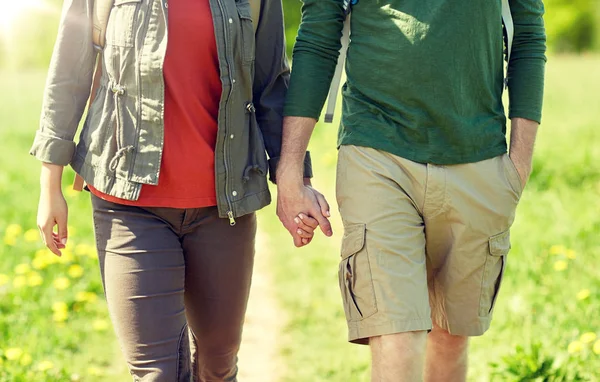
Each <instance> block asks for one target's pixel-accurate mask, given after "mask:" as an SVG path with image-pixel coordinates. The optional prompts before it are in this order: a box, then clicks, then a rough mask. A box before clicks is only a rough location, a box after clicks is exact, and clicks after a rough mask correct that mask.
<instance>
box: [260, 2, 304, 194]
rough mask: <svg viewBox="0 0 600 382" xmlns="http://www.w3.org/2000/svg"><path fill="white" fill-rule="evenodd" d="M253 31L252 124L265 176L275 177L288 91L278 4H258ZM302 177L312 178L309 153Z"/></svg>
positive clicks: (281, 20) (287, 70) (281, 19)
mask: <svg viewBox="0 0 600 382" xmlns="http://www.w3.org/2000/svg"><path fill="white" fill-rule="evenodd" d="M260 13H261V16H260V21H259V24H258V26H257V29H256V36H255V37H256V45H255V46H256V54H255V57H256V59H255V73H254V87H253V93H254V94H253V98H254V104H255V107H256V120H257V122H258V125H259V127H260V130H261V132H262V134H263V138H264V141H265V147H266V149H267V153H268V154H269V176H270V179H271V181H272V182H276V179H275V174H276V173H277V165H278V163H279V156H280V154H281V137H282V131H283V104H284V101H285V96H286V93H287V90H288V85H289V79H290V67H289V64H288V60H287V56H286V54H285V47H286V44H285V30H284V21H283V6H282V4H281V0H262V3H261V12H260ZM304 177H307V178H310V177H312V166H311V160H310V153H309V152H307V153H306V156H305V158H304Z"/></svg>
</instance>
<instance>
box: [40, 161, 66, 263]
mask: <svg viewBox="0 0 600 382" xmlns="http://www.w3.org/2000/svg"><path fill="white" fill-rule="evenodd" d="M62 172H63V167H62V166H58V165H53V164H49V163H44V164H42V173H41V176H40V202H39V205H38V214H37V226H38V229H39V230H40V234H41V235H42V240H43V241H44V244H45V245H46V247H48V249H49V250H50V251H52V253H54V254H55V255H57V256H61V255H62V253H61V251H60V250H61V249H63V248H65V246H66V244H67V237H68V232H67V216H68V208H67V202H66V200H65V197H64V196H63V193H62V188H61V180H62ZM54 226H58V229H57V232H54Z"/></svg>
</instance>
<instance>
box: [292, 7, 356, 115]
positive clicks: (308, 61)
mask: <svg viewBox="0 0 600 382" xmlns="http://www.w3.org/2000/svg"><path fill="white" fill-rule="evenodd" d="M344 19H345V13H344V9H343V1H342V0H304V4H303V6H302V22H301V24H300V29H299V31H298V37H297V38H296V45H295V46H294V53H293V66H292V77H291V80H290V88H289V90H288V95H287V99H286V103H285V109H284V114H285V115H286V116H294V117H311V118H315V119H318V118H319V115H320V114H321V110H322V109H323V105H324V104H325V100H326V98H327V94H328V92H329V87H330V84H331V79H332V78H333V74H334V72H335V67H336V64H337V60H338V56H339V51H340V48H341V37H342V29H343V26H344Z"/></svg>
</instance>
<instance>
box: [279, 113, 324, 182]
mask: <svg viewBox="0 0 600 382" xmlns="http://www.w3.org/2000/svg"><path fill="white" fill-rule="evenodd" d="M316 123H317V121H316V120H315V119H313V118H307V117H285V118H284V120H283V138H282V143H281V159H280V162H279V167H278V169H277V179H278V183H288V182H292V183H288V184H293V183H297V185H298V186H302V184H303V174H304V155H305V154H306V149H307V148H308V142H309V141H310V137H311V135H312V132H313V130H314V128H315V125H316Z"/></svg>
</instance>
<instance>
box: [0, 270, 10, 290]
mask: <svg viewBox="0 0 600 382" xmlns="http://www.w3.org/2000/svg"><path fill="white" fill-rule="evenodd" d="M9 281H10V278H9V277H8V276H7V275H5V274H3V273H0V287H1V286H4V285H6V284H8V282H9Z"/></svg>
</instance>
